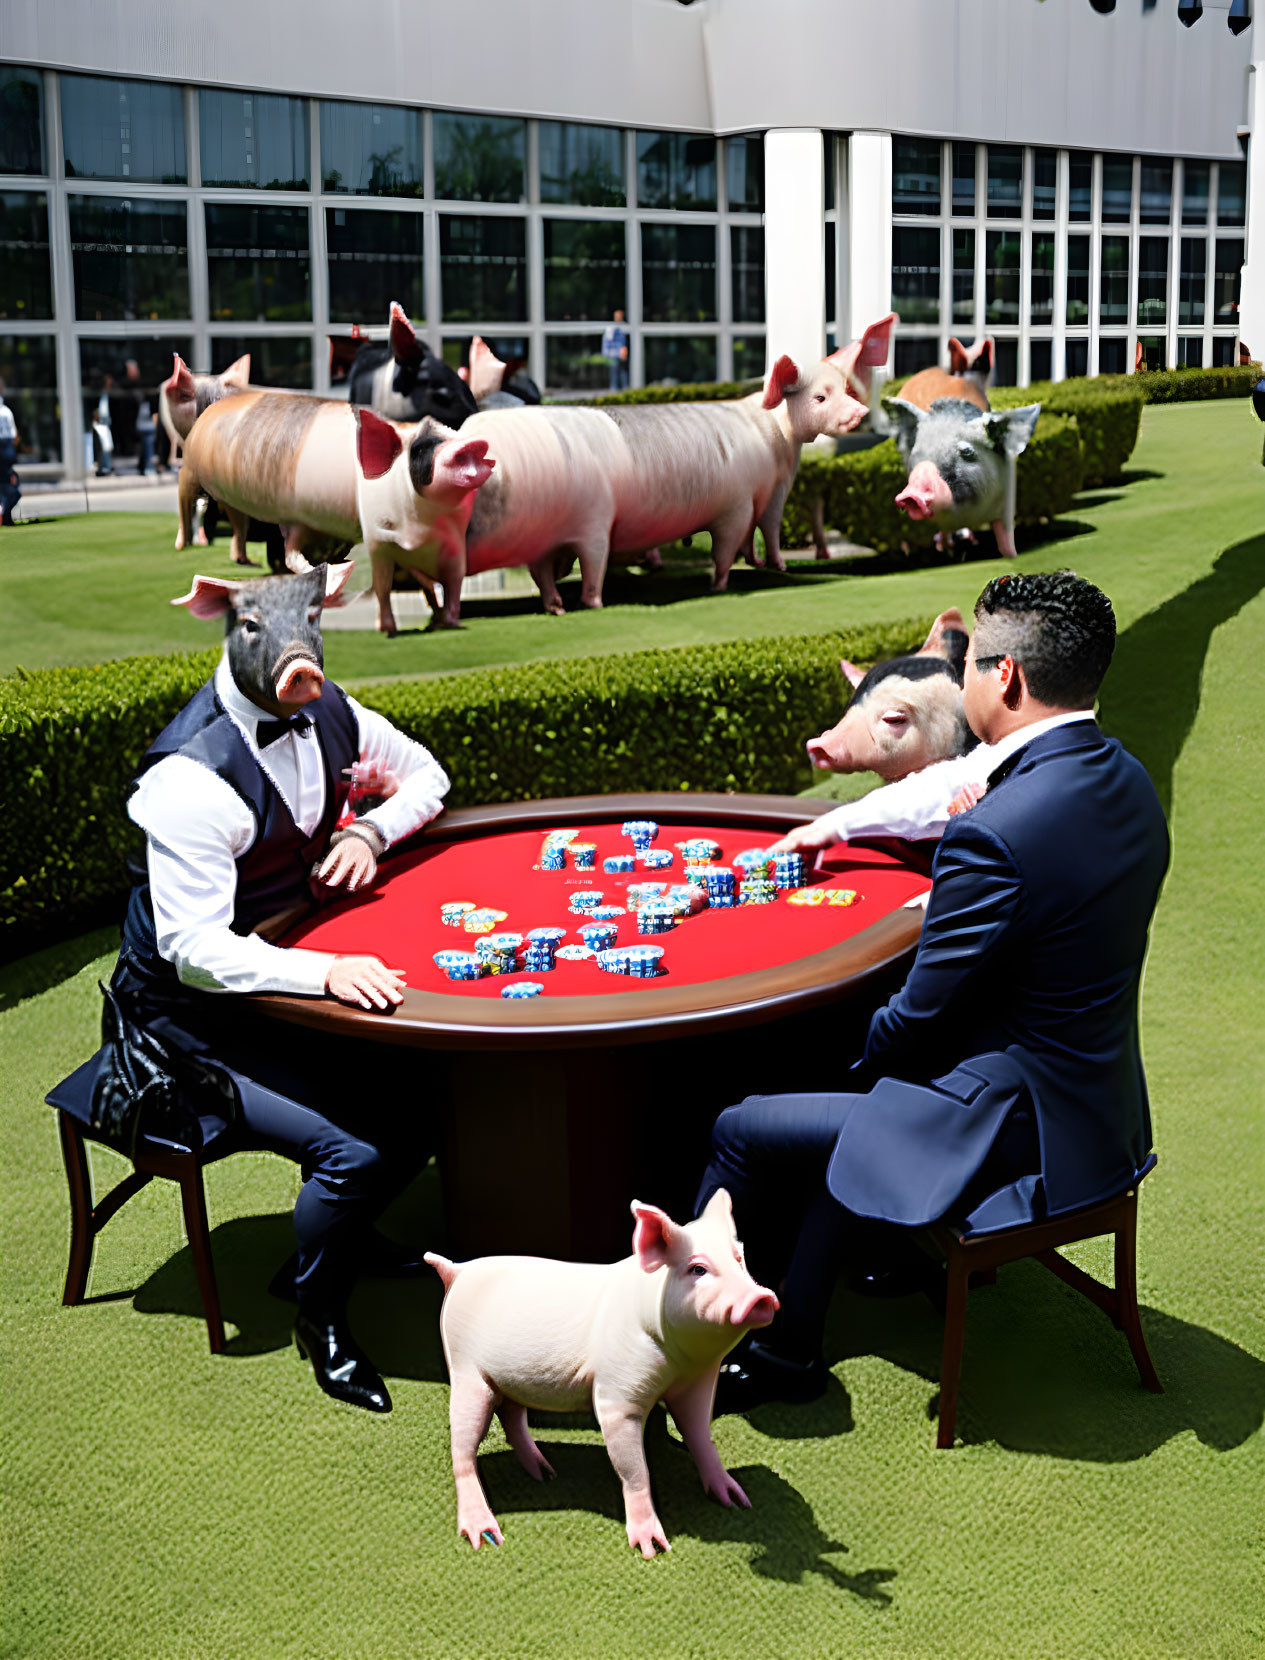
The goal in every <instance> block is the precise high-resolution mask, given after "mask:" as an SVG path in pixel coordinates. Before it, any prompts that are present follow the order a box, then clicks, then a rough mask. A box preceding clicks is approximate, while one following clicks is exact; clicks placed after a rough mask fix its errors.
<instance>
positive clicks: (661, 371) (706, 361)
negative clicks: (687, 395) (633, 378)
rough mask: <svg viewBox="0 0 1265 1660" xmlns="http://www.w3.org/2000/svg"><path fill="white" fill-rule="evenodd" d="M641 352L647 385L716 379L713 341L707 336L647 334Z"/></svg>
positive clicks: (714, 344)
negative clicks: (642, 352)
mask: <svg viewBox="0 0 1265 1660" xmlns="http://www.w3.org/2000/svg"><path fill="white" fill-rule="evenodd" d="M644 351H645V367H646V385H647V386H656V385H663V384H671V383H672V382H675V383H676V384H677V385H681V384H683V383H685V384H689V383H693V382H695V381H700V380H715V379H716V341H715V339H714V337H713V336H712V335H710V334H695V335H684V334H672V335H659V336H658V337H657V338H656V337H655V336H654V335H650V336H649V337H648V338H647V339H646V342H645V347H644Z"/></svg>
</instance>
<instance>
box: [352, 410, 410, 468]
mask: <svg viewBox="0 0 1265 1660" xmlns="http://www.w3.org/2000/svg"><path fill="white" fill-rule="evenodd" d="M352 413H353V414H354V415H355V417H356V460H357V461H358V462H359V463H360V470H361V472H362V473H363V474H364V475H365V477H366V478H381V477H382V476H383V474H384V473H389V472H390V471H391V464H392V462H393V461H394V460H395V458H396V456H397V455H399V453H400V451H401V450H402V449H403V448H404V444H403V442H402V441H401V439H400V435H399V433H398V432H397V431H396V430H395V428H394V427H393V426H392V425H391V423H390V421H384V420H383V419H382V417H381V415H375V414H374V412H373V411H372V409H361V408H360V407H359V405H357V406H355V408H354V409H353V411H352Z"/></svg>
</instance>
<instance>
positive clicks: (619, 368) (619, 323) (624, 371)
mask: <svg viewBox="0 0 1265 1660" xmlns="http://www.w3.org/2000/svg"><path fill="white" fill-rule="evenodd" d="M602 356H603V357H604V358H605V359H606V362H607V365H608V366H609V368H610V372H611V382H610V384H611V391H612V392H623V391H624V390H625V389H626V388H627V386H628V330H627V329H626V328H625V327H624V314H623V312H622V311H616V313H615V321H614V322H613V323H612V324H611V325H610V326H609V328H607V330H606V331H605V333H604V334H603V335H602Z"/></svg>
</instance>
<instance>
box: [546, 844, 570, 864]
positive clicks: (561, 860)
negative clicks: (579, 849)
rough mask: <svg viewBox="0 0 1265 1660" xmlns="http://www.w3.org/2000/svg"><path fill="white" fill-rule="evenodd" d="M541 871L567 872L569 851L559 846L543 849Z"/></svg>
mask: <svg viewBox="0 0 1265 1660" xmlns="http://www.w3.org/2000/svg"><path fill="white" fill-rule="evenodd" d="M540 868H541V870H565V869H566V868H567V850H566V848H565V847H563V846H561V845H558V846H555V847H542V848H541V850H540Z"/></svg>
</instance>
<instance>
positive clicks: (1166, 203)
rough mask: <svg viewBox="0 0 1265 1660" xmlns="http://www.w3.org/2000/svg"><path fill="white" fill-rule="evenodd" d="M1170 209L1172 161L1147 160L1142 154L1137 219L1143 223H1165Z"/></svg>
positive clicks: (1171, 203)
mask: <svg viewBox="0 0 1265 1660" xmlns="http://www.w3.org/2000/svg"><path fill="white" fill-rule="evenodd" d="M1172 211H1173V164H1172V162H1171V161H1148V160H1147V158H1146V157H1145V156H1143V158H1142V185H1141V202H1140V205H1139V212H1138V217H1139V219H1140V220H1141V222H1142V223H1143V224H1144V225H1167V224H1168V221H1169V218H1170V216H1171V214H1172Z"/></svg>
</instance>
